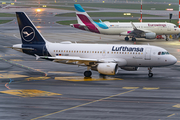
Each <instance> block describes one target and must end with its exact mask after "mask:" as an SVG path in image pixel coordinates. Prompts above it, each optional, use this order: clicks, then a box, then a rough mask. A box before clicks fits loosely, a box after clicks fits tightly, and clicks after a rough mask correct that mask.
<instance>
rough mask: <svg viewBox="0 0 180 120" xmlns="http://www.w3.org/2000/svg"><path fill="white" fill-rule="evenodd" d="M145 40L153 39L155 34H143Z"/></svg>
mask: <svg viewBox="0 0 180 120" xmlns="http://www.w3.org/2000/svg"><path fill="white" fill-rule="evenodd" d="M145 38H146V39H155V38H156V33H152V32H151V33H145Z"/></svg>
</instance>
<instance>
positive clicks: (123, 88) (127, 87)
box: [122, 87, 139, 89]
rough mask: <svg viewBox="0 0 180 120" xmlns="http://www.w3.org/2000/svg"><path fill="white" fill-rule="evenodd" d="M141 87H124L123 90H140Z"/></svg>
mask: <svg viewBox="0 0 180 120" xmlns="http://www.w3.org/2000/svg"><path fill="white" fill-rule="evenodd" d="M138 88H139V87H122V89H138Z"/></svg>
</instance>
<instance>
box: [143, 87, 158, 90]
mask: <svg viewBox="0 0 180 120" xmlns="http://www.w3.org/2000/svg"><path fill="white" fill-rule="evenodd" d="M143 89H145V90H158V89H159V87H143Z"/></svg>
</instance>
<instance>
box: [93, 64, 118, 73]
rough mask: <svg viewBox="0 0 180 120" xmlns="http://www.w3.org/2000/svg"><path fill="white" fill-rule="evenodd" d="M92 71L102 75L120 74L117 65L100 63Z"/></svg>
mask: <svg viewBox="0 0 180 120" xmlns="http://www.w3.org/2000/svg"><path fill="white" fill-rule="evenodd" d="M91 70H97V71H98V72H99V73H100V74H104V75H115V74H116V73H117V72H118V64H117V63H99V64H98V65H97V66H96V67H93V68H91Z"/></svg>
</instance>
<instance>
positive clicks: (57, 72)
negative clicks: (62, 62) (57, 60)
mask: <svg viewBox="0 0 180 120" xmlns="http://www.w3.org/2000/svg"><path fill="white" fill-rule="evenodd" d="M48 73H54V74H75V72H63V71H49V72H48Z"/></svg>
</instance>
